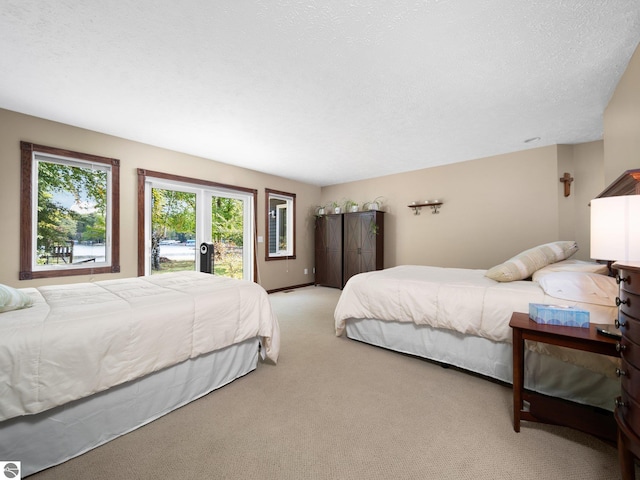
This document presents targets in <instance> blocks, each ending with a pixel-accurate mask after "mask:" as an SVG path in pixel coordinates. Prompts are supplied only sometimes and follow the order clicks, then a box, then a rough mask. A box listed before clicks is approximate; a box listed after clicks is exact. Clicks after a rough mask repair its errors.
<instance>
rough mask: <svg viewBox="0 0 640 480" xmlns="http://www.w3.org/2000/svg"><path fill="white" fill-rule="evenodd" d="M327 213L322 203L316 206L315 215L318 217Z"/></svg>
mask: <svg viewBox="0 0 640 480" xmlns="http://www.w3.org/2000/svg"><path fill="white" fill-rule="evenodd" d="M326 213H327V209H326V207H325V206H324V205H318V206H317V207H316V215H317V216H318V217H321V216H322V215H325V214H326Z"/></svg>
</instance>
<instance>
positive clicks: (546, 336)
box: [509, 313, 620, 443]
mask: <svg viewBox="0 0 640 480" xmlns="http://www.w3.org/2000/svg"><path fill="white" fill-rule="evenodd" d="M509 326H510V327H511V328H512V329H513V429H514V430H515V431H516V432H519V431H520V421H521V420H528V421H532V422H545V423H552V424H556V425H564V426H567V427H572V428H575V429H577V430H580V431H583V432H586V433H589V434H592V435H595V436H597V437H599V438H602V439H603V440H606V441H609V442H611V443H615V442H616V437H617V429H616V422H615V420H614V418H613V414H612V412H609V411H606V410H603V409H601V408H597V407H590V406H586V405H580V404H577V403H575V402H570V401H567V400H563V399H560V398H554V397H549V396H546V395H542V394H539V393H536V392H531V391H528V390H525V389H524V352H525V350H524V341H525V340H530V341H535V342H542V343H548V344H550V345H558V346H561V347H567V348H574V349H577V350H584V351H586V352H592V353H600V354H603V355H610V356H612V357H619V356H620V354H619V353H618V351H617V349H616V344H617V343H618V340H615V339H613V338H609V337H605V336H603V335H600V334H598V333H597V332H596V327H597V326H600V325H595V324H592V325H590V327H589V328H580V327H562V326H559V325H544V324H539V323H536V322H534V321H533V320H531V319H530V318H529V315H528V314H526V313H514V314H513V315H512V316H511V321H510V322H509ZM525 400H526V401H527V402H528V403H529V409H528V410H525V409H524V401H525ZM613 402H614V399H613V398H612V399H611V403H612V405H613Z"/></svg>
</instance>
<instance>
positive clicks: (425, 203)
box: [407, 200, 442, 215]
mask: <svg viewBox="0 0 640 480" xmlns="http://www.w3.org/2000/svg"><path fill="white" fill-rule="evenodd" d="M441 205H442V201H441V200H422V201H417V202H411V205H407V206H408V207H409V208H411V209H413V214H414V215H420V210H422V207H431V210H432V212H431V213H433V214H435V213H440V211H439V209H440V206H441Z"/></svg>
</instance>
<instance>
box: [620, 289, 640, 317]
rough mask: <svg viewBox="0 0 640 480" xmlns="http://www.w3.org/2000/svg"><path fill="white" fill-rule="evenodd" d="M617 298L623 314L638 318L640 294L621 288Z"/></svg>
mask: <svg viewBox="0 0 640 480" xmlns="http://www.w3.org/2000/svg"><path fill="white" fill-rule="evenodd" d="M618 298H619V301H620V311H621V312H623V313H624V314H625V315H628V316H631V317H633V318H635V319H637V320H640V319H639V318H638V317H639V316H640V295H636V294H635V293H629V292H625V291H624V290H622V289H621V290H620V296H619V297H618Z"/></svg>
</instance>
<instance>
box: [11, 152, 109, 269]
mask: <svg viewBox="0 0 640 480" xmlns="http://www.w3.org/2000/svg"><path fill="white" fill-rule="evenodd" d="M20 149H21V171H22V174H21V195H20V273H19V278H20V280H31V279H36V278H51V277H64V276H71V275H94V274H99V273H116V272H119V271H120V264H119V261H120V252H119V239H120V218H119V217H120V207H119V195H120V190H119V182H120V180H119V179H120V171H119V169H120V161H119V160H117V159H114V158H106V157H101V156H97V155H91V154H86V153H79V152H74V151H71V150H64V149H61V148H55V147H47V146H44V145H35V144H32V143H28V142H20Z"/></svg>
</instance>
